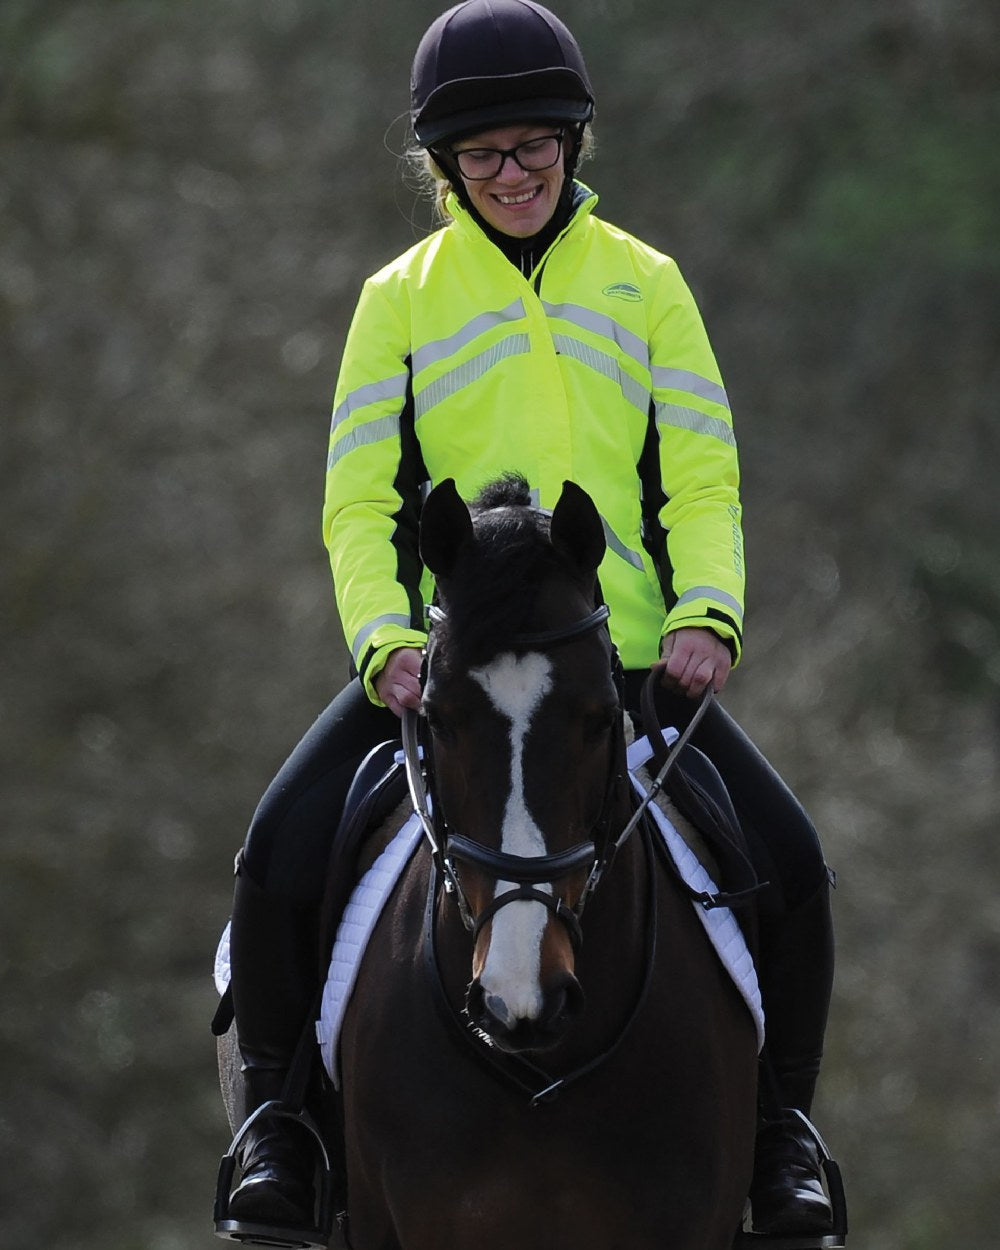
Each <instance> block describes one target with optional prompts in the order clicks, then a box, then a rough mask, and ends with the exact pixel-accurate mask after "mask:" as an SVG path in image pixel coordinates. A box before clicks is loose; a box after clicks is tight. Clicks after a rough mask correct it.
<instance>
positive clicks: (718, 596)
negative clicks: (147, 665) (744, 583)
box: [674, 586, 743, 627]
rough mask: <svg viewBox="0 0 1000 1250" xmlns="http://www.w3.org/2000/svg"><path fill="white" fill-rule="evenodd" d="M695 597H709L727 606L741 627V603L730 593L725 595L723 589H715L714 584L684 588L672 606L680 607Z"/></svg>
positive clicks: (692, 600)
mask: <svg viewBox="0 0 1000 1250" xmlns="http://www.w3.org/2000/svg"><path fill="white" fill-rule="evenodd" d="M696 599H711V600H712V601H713V602H714V603H718V604H721V605H722V607H724V608H728V609H729V611H730V612H732V614H733V616H734V617H735V618H736V622H737V624H738V625H740V626H741V627H742V625H743V605H742V604H741V603H740V601H739V600H738V599H734V598H733V596H732V595H727V594H726V592H725V591H724V590H718V589H716V587H715V586H692V587H691V589H690V590H685V592H684V593H683V594H682V595H681V597H680V598H679V599H678V600H677V603H676V604H675V605H674V606H675V607H678V608H680V607H683V606H684V605H685V604H687V603H693V602H694V601H695V600H696Z"/></svg>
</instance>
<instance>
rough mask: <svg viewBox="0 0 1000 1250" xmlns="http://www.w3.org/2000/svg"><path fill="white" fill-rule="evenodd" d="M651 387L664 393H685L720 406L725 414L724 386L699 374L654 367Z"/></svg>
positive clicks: (726, 396)
mask: <svg viewBox="0 0 1000 1250" xmlns="http://www.w3.org/2000/svg"><path fill="white" fill-rule="evenodd" d="M652 375H653V386H654V388H656V389H658V390H664V391H685V392H686V393H687V394H688V395H694V396H696V397H697V398H698V399H707V400H708V401H709V402H710V403H713V404H721V405H722V407H723V408H725V409H726V411H727V412H729V411H730V408H729V396H728V395H727V394H726V389H725V387H724V386H720V385H719V383H718V382H713V381H712V380H711V379H710V378H703V377H701V375H700V374H697V373H691V372H690V370H688V369H669V368H667V367H666V366H664V365H654V366H653V369H652Z"/></svg>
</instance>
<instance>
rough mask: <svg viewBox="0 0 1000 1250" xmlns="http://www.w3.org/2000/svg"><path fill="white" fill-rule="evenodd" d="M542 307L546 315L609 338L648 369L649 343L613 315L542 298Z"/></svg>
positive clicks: (638, 363) (578, 305) (637, 362)
mask: <svg viewBox="0 0 1000 1250" xmlns="http://www.w3.org/2000/svg"><path fill="white" fill-rule="evenodd" d="M542 307H543V308H544V309H545V315H546V316H547V317H558V318H559V319H560V320H561V321H569V322H570V323H571V324H573V325H577V326H580V327H581V328H582V329H584V330H590V331H591V333H593V334H599V335H600V336H601V337H602V338H606V339H610V340H611V341H612V342H613V343H615V344H617V345H618V347H620V348H621V350H622V351H623V352H624V353H625V354H626V355H627V356H630V357H631V358H632V359H633V360H634V361H635V363H636V364H637V365H639V366H640V367H641V368H643V369H645V370H647V371H648V369H649V344H648V343H647V342H646V340H645V339H642V338H640V337H639V335H638V334H634V333H633V332H632V331H631V330H629V329H628V328H627V327H626V326H623V325H622V324H621V322H618V321H615V319H614V318H613V317H609V316H607V315H606V314H605V313H599V312H594V310H593V309H592V308H584V307H583V306H582V305H580V304H548V303H546V302H545V301H544V300H543V301H542ZM553 337H554V336H553Z"/></svg>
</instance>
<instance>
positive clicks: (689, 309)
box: [650, 262, 745, 662]
mask: <svg viewBox="0 0 1000 1250" xmlns="http://www.w3.org/2000/svg"><path fill="white" fill-rule="evenodd" d="M656 313H657V316H656V320H655V323H654V325H653V329H652V333H651V342H650V348H651V353H650V354H651V371H652V383H653V393H652V401H653V408H654V413H655V420H656V428H657V433H658V436H659V453H660V477H661V483H662V488H663V494H664V496H665V499H664V502H663V504H662V507H661V508H660V512H659V520H660V524H661V526H662V527H663V530H664V531H665V532H666V542H667V555H668V566H669V568H670V570H671V579H672V585H671V586H670V587H667V588H665V589H666V590H667V595H668V598H667V618H666V622H665V624H664V629H663V633H664V634H667V633H669V632H671V631H672V630H675V629H680V628H682V627H685V626H701V627H707V628H709V629H712V630H714V631H715V633H717V634H718V635H719V637H720V638H722V640H723V641H724V642H725V643H726V644H727V645H728V646H729V648H730V650H731V651H732V654H733V660H734V662H735V661H738V660H739V656H740V651H741V647H742V638H743V594H744V581H745V579H744V566H743V532H742V509H741V505H740V497H739V484H740V474H739V461H738V457H737V451H736V439H735V436H734V434H733V420H732V414H731V412H730V409H729V400H728V399H727V397H726V392H725V389H724V387H723V385H722V379H721V377H720V375H719V368H718V365H717V364H716V362H715V357H714V355H713V353H712V349H711V346H710V345H709V341H708V336H707V335H706V333H705V328H704V325H703V324H702V320H701V315H700V313H699V312H698V309H697V307H696V305H695V302H694V298H693V296H692V295H691V292H690V291H689V290H688V287H687V285H686V284H685V282H684V280H683V279H682V277H681V276H680V274H679V273H678V271H677V268H676V266H675V265H674V264H673V263H672V262H669V263H668V264H667V266H666V268H665V270H664V273H663V277H662V281H661V284H660V290H659V299H658V300H657V307H656ZM671 592H672V593H671ZM671 600H672V601H671Z"/></svg>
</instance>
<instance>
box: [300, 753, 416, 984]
mask: <svg viewBox="0 0 1000 1250" xmlns="http://www.w3.org/2000/svg"><path fill="white" fill-rule="evenodd" d="M401 751H402V744H401V743H400V742H399V741H398V740H395V739H394V740H391V741H388V742H380V743H379V744H378V746H376V747H373V748H372V750H371V751H369V752H368V754H367V755H366V756H365V758H364V759H363V760H362V761H361V763H360V765H359V766H358V771H357V772H356V773H355V774H354V780H353V781H352V782H351V785H350V788H349V789H348V791H347V797H346V798H345V800H344V810H343V812H342V813H341V817H340V823H339V824H338V826H337V832H336V834H335V835H334V838H333V843H332V845H331V847H330V858H329V861H328V863H327V872H326V892H325V894H324V897H323V909H322V913H321V926H320V958H321V963H320V968H321V970H322V971H323V972H325V968H326V964H327V963H329V958H330V952H331V950H332V949H333V942H334V939H335V938H336V936H337V927H338V925H339V924H340V919H341V917H342V916H343V914H344V909H345V908H346V907H347V904H348V902H349V901H350V898H351V892H352V891H353V889H354V887H355V885H357V882H358V877H359V875H360V874H359V872H358V859H359V857H360V854H361V850H362V847H363V846H364V844H365V841H366V840H367V837H368V835H369V834H370V833H372V832H374V831H375V830H376V829H377V828H378V827H379V825H381V824H382V822H383V821H384V820H385V819H386V818H387V817H388V816H390V815H391V814H392V812H393V811H394V810H395V809H396V807H398V806H399V803H400V801H401V800H402V799H403V797H404V795H405V794H406V770H405V768H404V767H403V764H402V762H400V763H397V762H396V756H397V754H399V753H400V752H401Z"/></svg>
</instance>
